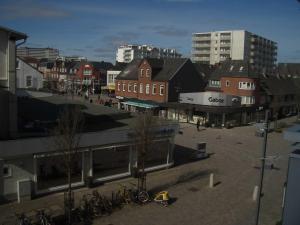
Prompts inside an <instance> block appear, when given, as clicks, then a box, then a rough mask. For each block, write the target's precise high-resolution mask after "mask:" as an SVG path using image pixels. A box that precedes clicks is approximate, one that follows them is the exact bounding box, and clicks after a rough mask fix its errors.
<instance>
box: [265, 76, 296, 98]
mask: <svg viewBox="0 0 300 225" xmlns="http://www.w3.org/2000/svg"><path fill="white" fill-rule="evenodd" d="M299 81H300V78H297V79H294V78H281V77H278V76H270V77H262V78H261V79H260V86H261V88H262V90H263V91H265V92H266V93H267V94H268V95H289V94H300V82H299Z"/></svg>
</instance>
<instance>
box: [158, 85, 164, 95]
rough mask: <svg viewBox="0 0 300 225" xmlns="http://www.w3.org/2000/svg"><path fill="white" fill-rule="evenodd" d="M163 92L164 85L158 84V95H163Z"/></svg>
mask: <svg viewBox="0 0 300 225" xmlns="http://www.w3.org/2000/svg"><path fill="white" fill-rule="evenodd" d="M164 92H165V86H164V85H160V86H159V94H160V95H164Z"/></svg>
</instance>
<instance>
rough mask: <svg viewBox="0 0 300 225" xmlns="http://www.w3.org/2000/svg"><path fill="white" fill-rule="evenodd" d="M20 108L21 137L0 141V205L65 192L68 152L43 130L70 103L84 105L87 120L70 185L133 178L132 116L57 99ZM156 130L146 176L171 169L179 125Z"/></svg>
mask: <svg viewBox="0 0 300 225" xmlns="http://www.w3.org/2000/svg"><path fill="white" fill-rule="evenodd" d="M18 104H19V105H20V107H19V109H20V111H19V115H20V130H19V135H20V138H17V139H15V140H1V141H0V149H1V151H0V201H1V200H4V201H7V200H16V199H19V200H21V201H22V199H23V198H24V199H25V198H26V199H27V200H28V199H30V198H31V197H33V196H36V195H39V194H45V193H49V192H55V191H59V190H64V189H66V188H67V176H66V170H65V167H64V161H63V160H64V157H62V156H63V154H64V153H63V152H62V151H61V150H60V149H59V146H57V145H56V144H55V137H53V136H52V135H50V134H49V133H47V132H45V130H46V128H47V127H48V125H49V124H52V125H55V124H56V121H57V118H59V117H58V116H59V114H60V113H61V111H60V109H62V107H67V106H70V104H76V105H78V106H80V108H81V109H82V111H83V116H84V126H83V127H82V130H81V131H80V133H81V134H80V141H79V144H78V148H79V150H78V151H79V153H78V155H77V157H76V159H77V160H76V163H74V169H73V174H72V186H73V187H81V186H85V185H88V183H86V180H87V177H89V178H92V180H93V183H103V182H105V181H109V180H115V179H118V178H122V177H128V176H131V175H132V174H133V173H134V171H135V170H134V169H135V168H136V165H137V158H138V155H137V148H136V143H135V140H134V138H133V137H132V133H134V130H133V129H132V127H131V125H132V124H134V123H135V122H136V118H135V116H134V115H131V114H130V113H128V112H120V111H119V110H117V109H114V108H110V107H105V106H100V105H94V104H90V103H87V102H86V103H84V102H82V101H71V100H67V99H66V98H64V97H58V96H50V97H41V98H30V97H29V98H22V99H20V100H19V102H18ZM36 109H40V110H36ZM49 109H51V113H49ZM37 120H38V122H37ZM28 123H30V124H32V126H31V127H29V126H27V124H28ZM152 129H153V133H154V134H155V135H154V136H153V139H152V140H153V146H152V147H151V148H149V151H148V152H147V156H146V160H145V167H146V170H147V171H151V170H157V169H162V168H167V167H170V166H172V165H173V148H174V136H175V134H176V132H177V130H178V124H177V123H174V122H170V121H165V122H164V121H162V123H160V124H159V125H157V126H155V127H152ZM12 149H13V151H12ZM25 186H27V187H29V188H26V187H25Z"/></svg>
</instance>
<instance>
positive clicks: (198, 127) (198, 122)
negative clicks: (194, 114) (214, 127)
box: [197, 119, 200, 131]
mask: <svg viewBox="0 0 300 225" xmlns="http://www.w3.org/2000/svg"><path fill="white" fill-rule="evenodd" d="M199 130H200V120H199V119H198V120H197V131H199Z"/></svg>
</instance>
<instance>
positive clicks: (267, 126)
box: [255, 109, 269, 225]
mask: <svg viewBox="0 0 300 225" xmlns="http://www.w3.org/2000/svg"><path fill="white" fill-rule="evenodd" d="M265 113H266V114H265V122H264V141H263V146H262V159H261V168H260V185H259V191H258V201H257V208H256V217H255V225H258V223H259V213H260V200H261V193H262V189H263V180H264V172H265V162H266V151H267V141H268V129H269V110H268V109H267V110H266V112H265Z"/></svg>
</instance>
